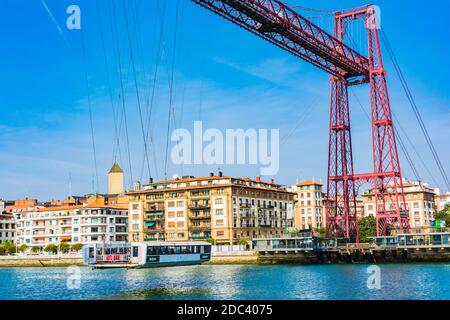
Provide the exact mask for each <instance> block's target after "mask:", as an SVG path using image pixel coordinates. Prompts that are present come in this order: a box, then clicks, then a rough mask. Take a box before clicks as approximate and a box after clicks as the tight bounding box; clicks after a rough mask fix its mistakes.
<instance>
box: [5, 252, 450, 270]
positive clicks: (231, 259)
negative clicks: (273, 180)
mask: <svg viewBox="0 0 450 320" xmlns="http://www.w3.org/2000/svg"><path fill="white" fill-rule="evenodd" d="M423 262H430V263H432V262H447V263H448V262H450V247H446V248H408V249H385V250H364V251H360V250H335V251H322V252H320V251H312V250H311V251H283V250H279V251H274V252H259V253H256V252H251V251H246V252H234V253H232V252H230V253H227V254H217V253H216V254H213V255H212V257H211V261H209V262H206V263H205V264H209V265H226V264H228V265H233V264H235V265H245V264H261V265H264V264H303V265H308V264H309V265H311V264H349V263H355V264H358V263H359V264H360V263H368V264H373V263H423ZM82 265H83V263H82V258H81V257H79V256H74V255H72V256H66V257H61V256H3V257H0V268H5V267H67V266H82Z"/></svg>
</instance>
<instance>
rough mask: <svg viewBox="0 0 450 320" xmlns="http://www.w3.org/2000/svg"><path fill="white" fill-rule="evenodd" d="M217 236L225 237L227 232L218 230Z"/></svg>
mask: <svg viewBox="0 0 450 320" xmlns="http://www.w3.org/2000/svg"><path fill="white" fill-rule="evenodd" d="M216 236H217V237H224V236H225V232H224V231H217V232H216Z"/></svg>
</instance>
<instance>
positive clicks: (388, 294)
mask: <svg viewBox="0 0 450 320" xmlns="http://www.w3.org/2000/svg"><path fill="white" fill-rule="evenodd" d="M368 267H369V266H368V265H320V266H296V265H271V266H258V265H199V266H187V267H170V268H155V269H137V270H123V269H120V270H119V269H116V270H91V269H89V268H86V267H83V268H78V267H75V268H74V269H68V268H0V299H190V300H191V299H192V300H195V299H244V300H247V299H275V300H281V299H331V300H336V299H338V300H348V299H362V300H367V299H371V300H373V299H401V300H404V299H450V264H402V265H400V264H398V265H397V264H386V265H379V268H380V269H379V271H380V278H379V279H380V282H379V284H380V286H379V289H377V288H376V287H377V286H376V285H374V284H377V282H376V281H375V282H374V281H369V284H370V287H371V289H369V288H368V277H370V274H369V273H368ZM371 280H373V278H371Z"/></svg>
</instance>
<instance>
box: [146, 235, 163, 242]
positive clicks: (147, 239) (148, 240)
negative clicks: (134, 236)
mask: <svg viewBox="0 0 450 320" xmlns="http://www.w3.org/2000/svg"><path fill="white" fill-rule="evenodd" d="M164 240H165V238H164V236H162V237H148V238H144V241H145V242H150V241H164Z"/></svg>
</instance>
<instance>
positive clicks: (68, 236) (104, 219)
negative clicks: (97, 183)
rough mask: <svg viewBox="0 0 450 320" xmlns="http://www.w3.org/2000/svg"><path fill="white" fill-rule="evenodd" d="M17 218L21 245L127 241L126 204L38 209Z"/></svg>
mask: <svg viewBox="0 0 450 320" xmlns="http://www.w3.org/2000/svg"><path fill="white" fill-rule="evenodd" d="M15 219H16V223H17V225H16V227H17V233H16V243H17V244H18V245H21V244H26V245H29V246H46V245H47V244H50V243H53V244H56V245H57V244H59V243H61V242H67V243H69V244H74V243H83V244H84V243H90V242H97V241H105V242H125V241H128V210H127V209H126V208H123V207H112V206H105V205H84V206H68V207H50V208H37V209H36V210H34V211H30V212H20V213H16V214H15Z"/></svg>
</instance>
